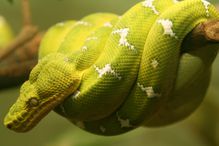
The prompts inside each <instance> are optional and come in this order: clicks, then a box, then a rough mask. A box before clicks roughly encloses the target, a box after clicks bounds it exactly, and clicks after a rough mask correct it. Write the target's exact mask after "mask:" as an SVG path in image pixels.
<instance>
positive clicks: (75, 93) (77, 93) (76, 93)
mask: <svg viewBox="0 0 219 146" xmlns="http://www.w3.org/2000/svg"><path fill="white" fill-rule="evenodd" d="M80 94H81V92H80V91H79V90H77V91H75V92H74V94H73V95H72V96H71V97H72V98H73V99H77V97H78V96H79V95H80Z"/></svg>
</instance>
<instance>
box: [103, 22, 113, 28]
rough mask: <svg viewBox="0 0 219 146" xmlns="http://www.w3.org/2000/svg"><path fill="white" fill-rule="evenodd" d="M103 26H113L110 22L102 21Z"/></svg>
mask: <svg viewBox="0 0 219 146" xmlns="http://www.w3.org/2000/svg"><path fill="white" fill-rule="evenodd" d="M103 26H105V27H113V25H112V24H111V23H110V22H106V23H104V24H103Z"/></svg>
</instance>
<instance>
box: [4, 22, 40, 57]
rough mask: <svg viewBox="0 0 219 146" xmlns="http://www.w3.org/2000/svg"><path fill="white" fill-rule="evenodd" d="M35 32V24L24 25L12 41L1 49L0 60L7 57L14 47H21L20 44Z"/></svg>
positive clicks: (29, 38) (36, 30)
mask: <svg viewBox="0 0 219 146" xmlns="http://www.w3.org/2000/svg"><path fill="white" fill-rule="evenodd" d="M37 33H38V29H37V28H36V27H35V26H26V27H24V28H23V29H22V31H21V32H20V34H19V35H18V36H17V37H16V39H15V40H14V41H13V42H11V43H10V44H9V45H8V46H6V47H5V48H2V49H1V52H0V61H1V60H3V59H5V58H6V57H8V56H9V55H10V54H11V53H12V52H14V51H15V50H16V49H18V48H21V47H20V46H22V45H24V44H25V43H26V42H28V41H29V40H31V39H32V38H33V37H34V36H35V35H36V34H37Z"/></svg>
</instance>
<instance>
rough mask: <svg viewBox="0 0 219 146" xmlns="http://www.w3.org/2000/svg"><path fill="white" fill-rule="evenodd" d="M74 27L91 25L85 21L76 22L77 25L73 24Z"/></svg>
mask: <svg viewBox="0 0 219 146" xmlns="http://www.w3.org/2000/svg"><path fill="white" fill-rule="evenodd" d="M75 25H84V26H91V24H90V23H89V22H86V21H78V22H77V23H75Z"/></svg>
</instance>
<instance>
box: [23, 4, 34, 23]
mask: <svg viewBox="0 0 219 146" xmlns="http://www.w3.org/2000/svg"><path fill="white" fill-rule="evenodd" d="M21 4H22V15H23V25H24V27H25V26H29V25H31V24H32V22H31V12H30V2H29V0H22V1H21Z"/></svg>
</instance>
